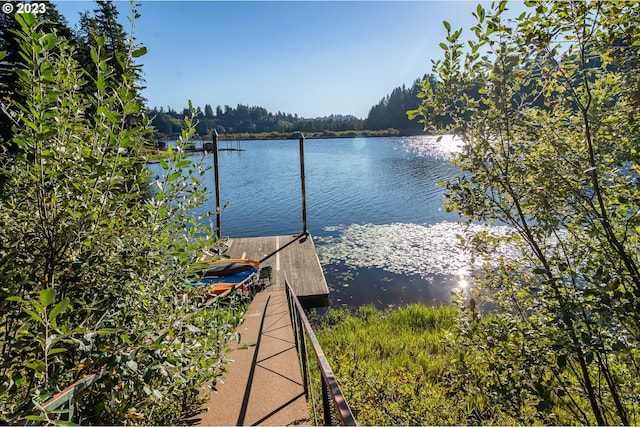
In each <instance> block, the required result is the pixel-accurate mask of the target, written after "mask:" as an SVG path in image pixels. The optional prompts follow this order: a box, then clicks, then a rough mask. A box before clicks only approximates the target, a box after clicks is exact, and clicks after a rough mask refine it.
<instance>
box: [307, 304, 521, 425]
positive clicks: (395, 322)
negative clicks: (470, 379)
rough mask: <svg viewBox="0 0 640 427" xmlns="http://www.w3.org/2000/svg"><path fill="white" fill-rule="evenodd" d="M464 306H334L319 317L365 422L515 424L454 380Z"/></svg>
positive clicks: (323, 338)
mask: <svg viewBox="0 0 640 427" xmlns="http://www.w3.org/2000/svg"><path fill="white" fill-rule="evenodd" d="M457 311H458V308H457V307H454V306H440V307H429V306H424V305H418V304H415V305H409V306H407V307H402V308H396V309H390V310H385V311H380V310H377V309H376V308H375V307H373V306H364V307H361V308H360V309H359V310H358V311H357V312H355V313H350V312H349V311H348V310H346V309H335V310H329V311H328V312H327V314H326V315H325V316H324V317H323V318H322V319H320V320H318V323H319V324H318V326H316V328H317V335H318V339H319V341H320V345H321V346H322V348H323V350H324V352H325V354H326V355H327V357H328V359H329V363H330V365H331V367H332V369H333V370H334V373H335V374H336V378H337V379H338V381H339V383H340V386H341V388H342V391H343V393H344V394H345V397H346V399H347V401H348V402H349V405H350V406H351V409H352V411H353V412H354V415H355V417H356V419H357V421H358V423H359V424H361V425H467V424H477V423H478V421H481V422H482V423H483V424H502V425H507V424H509V425H512V424H514V420H513V419H511V418H509V417H507V416H505V415H503V414H500V413H498V412H495V411H494V410H493V409H492V408H491V407H490V405H489V402H488V401H487V399H484V398H483V397H482V396H480V395H478V394H475V393H469V394H465V395H459V394H458V393H457V392H456V391H455V387H452V383H451V381H450V380H449V378H450V376H451V375H450V374H451V373H455V371H456V370H457V369H458V360H459V354H458V352H457V350H455V346H454V344H453V341H454V340H453V334H455V330H456V322H457V320H456V317H457ZM478 414H481V419H480V418H479V415H478Z"/></svg>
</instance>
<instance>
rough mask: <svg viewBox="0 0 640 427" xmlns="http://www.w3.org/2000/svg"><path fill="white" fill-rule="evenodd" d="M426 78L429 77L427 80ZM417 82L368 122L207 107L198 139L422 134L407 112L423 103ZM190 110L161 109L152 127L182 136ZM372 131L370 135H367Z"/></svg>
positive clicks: (396, 93)
mask: <svg viewBox="0 0 640 427" xmlns="http://www.w3.org/2000/svg"><path fill="white" fill-rule="evenodd" d="M425 77H426V76H425ZM421 80H422V79H417V80H416V81H415V82H414V83H413V85H412V86H411V87H409V88H407V87H406V86H405V85H403V86H402V87H397V88H395V89H394V90H393V91H392V92H391V94H389V95H387V96H385V97H384V98H382V99H381V100H380V102H378V103H377V104H376V105H374V106H373V107H371V110H370V111H369V115H368V116H367V118H366V119H361V118H357V117H355V116H351V115H336V114H332V115H330V116H326V117H316V118H304V117H299V116H298V115H297V114H290V113H282V112H277V113H271V112H269V111H268V110H267V109H266V108H263V107H259V106H248V105H243V104H238V105H237V106H236V107H235V108H233V107H230V106H228V105H225V106H224V107H221V106H217V107H216V108H215V110H214V108H213V107H212V106H211V105H210V104H206V105H205V106H204V109H201V114H200V115H199V117H198V125H197V127H196V131H197V133H198V134H199V135H211V134H212V133H213V131H214V129H215V130H216V131H217V132H218V133H219V134H235V135H237V134H266V133H269V134H287V135H288V134H291V133H294V132H303V133H305V134H324V135H325V136H328V137H331V136H332V135H334V134H337V135H344V134H345V133H347V134H350V133H352V132H355V133H357V134H365V133H368V134H375V133H376V132H377V131H385V132H383V133H384V134H387V135H388V134H401V135H411V134H417V133H420V132H422V124H420V123H419V122H418V121H417V120H409V119H408V118H407V111H408V110H413V109H416V108H418V106H419V104H420V99H419V98H418V97H417V95H418V92H419V90H420V89H419V83H420V81H421ZM188 112H189V111H188V109H187V108H185V109H183V110H182V111H176V110H174V109H172V108H171V107H168V108H167V109H166V110H165V109H164V108H162V107H160V108H159V109H158V108H153V109H152V110H151V111H150V114H151V116H152V117H153V126H154V127H155V129H156V132H157V133H158V134H159V135H160V136H166V135H175V134H178V133H179V132H180V128H181V126H182V119H183V117H184V116H185V115H187V114H188ZM367 131H369V132H367Z"/></svg>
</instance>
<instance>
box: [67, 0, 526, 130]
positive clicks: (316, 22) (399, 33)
mask: <svg viewBox="0 0 640 427" xmlns="http://www.w3.org/2000/svg"><path fill="white" fill-rule="evenodd" d="M55 3H56V5H57V7H58V10H59V11H60V12H61V13H62V14H63V15H64V16H65V17H66V18H67V20H68V21H69V24H70V25H71V26H72V27H73V26H74V25H76V23H77V18H78V14H79V12H80V11H83V10H92V9H93V8H94V3H92V2H89V1H86V0H79V1H71V0H68V1H56V2H55ZM139 3H140V4H141V7H140V12H141V14H142V17H141V18H140V19H139V20H138V21H137V22H136V30H135V35H136V38H137V39H138V40H139V41H140V42H141V43H142V44H144V45H145V46H146V47H147V48H148V52H149V53H148V54H147V55H145V56H144V57H143V58H142V61H141V62H142V63H143V64H144V68H143V70H144V78H145V80H146V85H147V89H145V90H144V92H143V95H144V96H145V97H146V98H147V99H148V104H149V106H150V107H154V106H155V107H161V106H162V107H164V108H165V109H166V108H167V107H168V106H170V107H172V108H174V109H176V110H181V109H182V108H183V107H185V106H186V105H187V102H188V100H192V101H193V103H194V105H196V106H200V107H202V108H204V105H205V104H210V105H212V106H213V108H214V109H215V107H216V106H218V105H221V106H224V105H229V106H231V107H235V106H236V105H237V104H239V103H240V104H246V105H252V106H253V105H257V106H261V107H264V108H266V109H267V110H269V111H271V112H273V113H275V112H278V111H282V112H284V113H291V114H298V115H299V116H301V117H309V118H311V117H318V116H325V115H330V114H351V115H354V116H356V117H360V118H365V117H366V116H367V114H368V112H369V109H370V108H371V107H372V106H373V105H375V104H376V103H378V102H379V101H380V99H381V98H383V97H384V96H386V95H387V94H389V93H390V92H391V91H392V90H393V89H394V88H396V87H398V86H402V85H403V84H405V85H407V86H409V85H411V84H412V83H413V81H414V80H416V79H417V78H419V77H422V76H423V75H424V74H425V73H430V72H431V60H432V59H439V58H441V57H442V50H441V48H440V47H438V44H439V43H440V42H442V41H444V38H445V34H446V32H445V29H444V27H443V25H442V21H443V20H446V21H449V22H450V23H451V25H452V27H454V28H459V27H469V26H470V25H473V24H474V23H475V18H473V17H472V15H471V13H472V12H473V11H474V10H475V7H476V5H477V3H478V2H477V1H235V2H230V1H157V0H156V1H145V0H142V1H139ZM483 4H484V5H485V7H488V6H489V3H486V2H485V3H483ZM514 7H517V8H520V10H521V9H522V6H520V5H517V4H514ZM118 10H119V11H120V14H121V18H122V19H121V21H122V22H123V24H124V25H125V29H126V30H127V31H128V30H129V29H130V26H129V24H128V21H127V19H126V17H127V16H128V15H129V14H130V5H129V2H128V1H120V2H118Z"/></svg>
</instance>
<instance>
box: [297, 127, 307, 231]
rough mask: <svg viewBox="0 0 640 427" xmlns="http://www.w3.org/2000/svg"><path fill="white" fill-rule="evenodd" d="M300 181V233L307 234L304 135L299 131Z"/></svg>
mask: <svg viewBox="0 0 640 427" xmlns="http://www.w3.org/2000/svg"><path fill="white" fill-rule="evenodd" d="M299 142H300V183H301V186H302V234H304V235H307V234H309V231H307V230H308V229H307V192H306V189H305V176H304V135H303V134H302V132H300V139H299Z"/></svg>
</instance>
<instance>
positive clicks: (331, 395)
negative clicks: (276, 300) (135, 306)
mask: <svg viewBox="0 0 640 427" xmlns="http://www.w3.org/2000/svg"><path fill="white" fill-rule="evenodd" d="M284 282H285V290H286V293H287V299H288V301H289V312H290V313H289V314H290V316H291V325H292V327H293V333H294V337H295V341H296V348H297V350H298V354H299V355H300V359H301V360H300V363H301V369H302V377H303V382H304V392H305V395H307V397H308V395H309V374H308V372H309V365H308V357H307V344H306V337H308V338H309V342H310V343H311V346H312V348H313V352H314V353H315V356H316V360H317V361H318V366H319V370H320V374H321V375H320V376H321V383H322V406H323V413H324V425H334V424H335V423H334V422H333V421H332V416H331V413H332V411H331V402H330V399H331V401H333V408H334V409H335V414H336V415H337V417H338V420H337V421H339V423H340V424H341V425H344V426H357V425H358V424H357V423H356V419H355V417H354V416H353V413H352V412H351V408H350V407H349V404H348V403H347V400H346V399H345V397H344V395H343V394H342V390H340V386H339V384H338V381H337V380H336V377H335V375H334V374H333V371H332V370H331V367H330V366H329V362H328V361H327V358H326V356H325V355H324V352H323V351H322V348H321V347H320V343H319V342H318V339H317V338H316V335H315V334H314V332H313V328H312V327H311V324H310V323H309V320H308V319H307V316H306V314H305V313H304V309H303V308H302V304H300V301H299V300H298V297H296V295H295V293H294V292H293V290H292V289H291V285H290V284H289V280H288V279H287V277H286V275H285V278H284ZM314 411H315V410H314Z"/></svg>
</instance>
